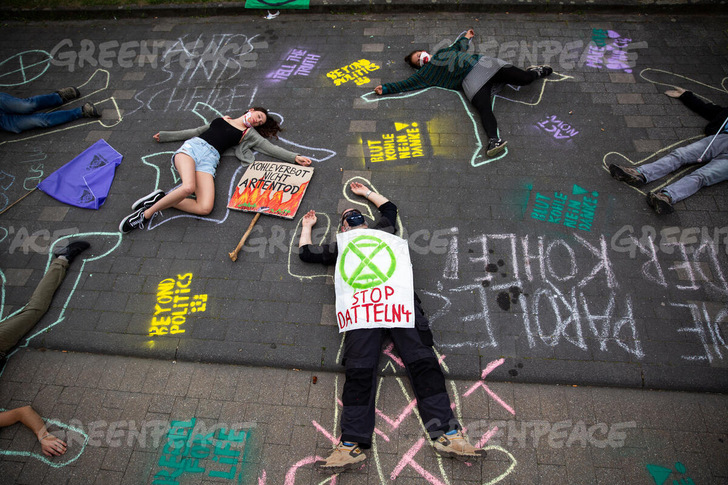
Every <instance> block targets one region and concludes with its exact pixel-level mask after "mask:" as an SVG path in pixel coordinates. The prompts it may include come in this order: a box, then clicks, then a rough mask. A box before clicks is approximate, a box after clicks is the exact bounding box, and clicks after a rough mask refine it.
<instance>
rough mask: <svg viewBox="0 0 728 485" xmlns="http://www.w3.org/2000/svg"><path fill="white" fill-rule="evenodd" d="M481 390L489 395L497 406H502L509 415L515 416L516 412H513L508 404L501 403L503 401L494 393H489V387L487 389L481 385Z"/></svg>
mask: <svg viewBox="0 0 728 485" xmlns="http://www.w3.org/2000/svg"><path fill="white" fill-rule="evenodd" d="M483 389H485V392H487V393H488V394H489V395H490V397H492V398H493V400H494V401H495V402H497V403H498V404H500V405H501V406H503V408H505V410H506V411H508V412H509V413H511V414H512V415H514V416H515V415H516V412H515V411H514V410H513V408H512V407H510V406H509V405H508V404H506V403H505V401H503V399H501V398H500V397H498V395H497V394H496V393H494V392H493V391H491V390H490V387H488V386H486V385H485V384H483Z"/></svg>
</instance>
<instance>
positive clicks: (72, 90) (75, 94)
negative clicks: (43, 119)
mask: <svg viewBox="0 0 728 485" xmlns="http://www.w3.org/2000/svg"><path fill="white" fill-rule="evenodd" d="M56 93H58V96H60V97H61V99H62V100H63V102H64V103H68V102H69V101H73V100H74V99H76V98H80V97H81V92H80V91H79V90H78V88H76V87H73V86H69V87H67V88H61V89H59V90H58V91H56Z"/></svg>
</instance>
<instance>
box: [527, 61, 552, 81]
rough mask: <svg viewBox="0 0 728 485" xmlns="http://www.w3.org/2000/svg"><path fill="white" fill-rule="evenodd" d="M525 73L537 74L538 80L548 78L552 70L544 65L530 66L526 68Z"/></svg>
mask: <svg viewBox="0 0 728 485" xmlns="http://www.w3.org/2000/svg"><path fill="white" fill-rule="evenodd" d="M526 71H534V72H536V73H537V74H538V77H539V78H542V77H549V76H550V75H551V73H552V72H554V70H553V69H551V66H549V65H546V64H544V65H543V66H530V67H528V68H526Z"/></svg>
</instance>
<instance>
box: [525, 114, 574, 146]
mask: <svg viewBox="0 0 728 485" xmlns="http://www.w3.org/2000/svg"><path fill="white" fill-rule="evenodd" d="M536 126H537V127H538V128H539V129H543V131H545V132H546V133H551V134H552V135H553V137H554V138H556V139H557V140H570V139H571V138H573V137H575V136H576V135H578V134H579V131H578V130H576V129H575V128H574V127H573V126H571V125H570V124H568V123H564V122H563V121H561V120H559V119H558V118H557V117H556V115H551V116H547V117H546V119H545V120H544V121H540V122H538V123H536Z"/></svg>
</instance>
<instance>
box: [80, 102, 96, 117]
mask: <svg viewBox="0 0 728 485" xmlns="http://www.w3.org/2000/svg"><path fill="white" fill-rule="evenodd" d="M81 114H82V115H83V117H84V118H101V114H100V113H99V111H98V110H97V109H96V106H94V104H93V103H86V104H84V105H83V106H81Z"/></svg>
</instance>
